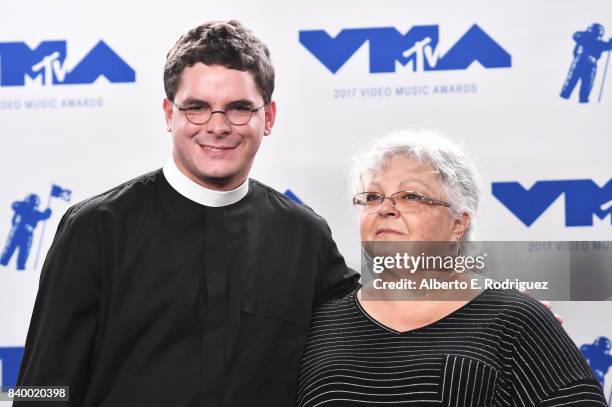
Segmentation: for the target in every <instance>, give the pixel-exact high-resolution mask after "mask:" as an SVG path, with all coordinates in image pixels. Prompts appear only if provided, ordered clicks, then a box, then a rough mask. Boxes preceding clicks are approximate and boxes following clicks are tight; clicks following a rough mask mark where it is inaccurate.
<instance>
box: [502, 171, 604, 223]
mask: <svg viewBox="0 0 612 407" xmlns="http://www.w3.org/2000/svg"><path fill="white" fill-rule="evenodd" d="M492 192H493V196H495V197H496V198H497V199H499V201H500V202H501V203H502V204H504V206H505V207H506V208H508V209H509V210H510V212H512V213H513V214H515V215H516V217H517V218H519V219H520V220H521V222H523V223H524V224H525V226H531V225H532V224H533V222H535V221H536V220H537V219H538V218H539V217H540V215H542V214H543V213H544V212H545V211H546V209H548V207H549V206H550V205H552V203H553V202H554V201H556V200H557V198H559V196H560V195H562V194H564V195H565V226H593V215H595V216H597V217H598V218H599V219H601V220H603V219H604V218H605V217H606V216H609V215H611V214H612V179H611V180H608V182H607V183H606V185H604V186H603V187H599V186H598V185H597V184H596V183H595V182H593V181H592V180H590V179H579V180H566V181H538V182H536V183H535V184H534V185H533V186H532V187H531V188H530V189H525V188H523V186H522V185H521V184H520V183H518V182H494V183H493V188H492ZM610 223H611V224H612V216H611V220H610Z"/></svg>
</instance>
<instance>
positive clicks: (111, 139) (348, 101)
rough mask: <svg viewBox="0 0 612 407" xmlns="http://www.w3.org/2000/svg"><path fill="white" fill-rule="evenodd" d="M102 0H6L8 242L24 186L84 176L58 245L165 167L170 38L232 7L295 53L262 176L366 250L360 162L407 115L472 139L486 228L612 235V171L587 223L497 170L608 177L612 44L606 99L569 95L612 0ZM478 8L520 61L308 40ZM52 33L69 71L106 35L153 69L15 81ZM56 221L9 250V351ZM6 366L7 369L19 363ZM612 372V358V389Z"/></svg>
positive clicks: (572, 321) (3, 333) (260, 165)
mask: <svg viewBox="0 0 612 407" xmlns="http://www.w3.org/2000/svg"><path fill="white" fill-rule="evenodd" d="M87 3H88V4H86V3H84V2H76V1H75V2H72V1H65V0H64V1H56V2H51V3H40V2H33V1H23V2H18V3H15V2H12V3H11V4H10V5H9V4H3V5H0V26H1V27H2V30H1V33H0V73H3V74H4V77H3V76H0V84H2V86H0V134H1V137H0V153H1V156H0V157H1V158H0V174H1V175H0V190H1V193H0V245H2V247H4V244H5V242H6V239H7V238H8V237H9V233H10V230H11V219H12V218H13V214H14V212H13V210H12V209H11V205H12V204H13V202H16V201H22V200H24V199H25V198H26V196H28V195H29V194H32V193H34V194H37V195H38V196H39V197H40V200H41V204H40V207H39V209H40V210H43V209H44V208H46V204H47V200H48V198H49V192H50V190H51V186H52V185H53V184H56V185H58V186H61V187H63V188H65V189H69V190H71V191H72V196H71V201H70V202H66V201H64V200H63V199H61V198H53V199H52V200H51V201H50V202H51V204H50V208H51V209H52V211H53V213H52V215H51V217H50V218H49V220H48V221H47V222H46V224H45V226H44V228H45V233H44V236H43V238H42V245H41V246H40V250H41V256H43V258H44V254H45V252H46V250H47V249H48V247H49V245H50V243H51V240H52V238H53V234H54V232H55V229H56V227H57V223H58V222H59V219H60V218H61V215H62V214H63V212H64V211H65V210H66V209H67V208H68V207H69V206H70V205H72V204H74V203H76V202H78V201H81V200H83V199H86V198H87V197H90V196H92V195H94V194H97V193H100V192H102V191H104V190H106V189H108V188H110V187H112V186H114V185H117V184H119V183H121V182H123V181H125V180H128V179H130V178H133V177H136V176H138V175H140V174H142V173H144V172H148V171H150V170H152V169H156V168H159V167H161V166H162V165H163V163H164V162H165V161H166V160H167V159H168V158H169V155H170V148H171V145H170V137H169V134H168V133H166V132H165V126H164V123H163V115H162V109H161V103H162V99H163V97H164V93H163V83H162V72H163V65H164V61H165V55H166V52H167V51H168V50H169V49H170V47H171V46H172V45H173V44H174V42H175V41H176V40H177V39H178V37H179V36H180V35H181V34H182V33H184V32H185V31H187V30H188V29H190V28H192V27H194V26H196V25H198V24H200V23H202V22H204V21H207V20H211V19H231V18H233V19H238V20H240V21H241V22H243V23H244V24H245V25H247V26H248V27H250V28H251V29H252V30H253V31H254V32H255V33H256V34H257V35H258V36H259V37H260V38H261V39H262V40H263V41H264V42H265V43H267V44H268V46H269V47H270V49H271V52H272V58H273V61H274V64H275V67H276V70H277V82H276V91H275V94H274V99H275V100H276V101H277V104H278V116H277V123H276V125H275V128H274V131H273V133H272V135H271V136H270V137H267V138H266V139H265V140H264V142H263V143H262V148H261V150H260V152H259V155H258V158H257V160H256V164H255V167H254V169H253V172H252V176H253V177H254V178H257V179H259V180H261V181H263V182H264V183H267V184H268V185H270V186H272V187H274V188H276V189H278V190H280V191H285V190H287V189H290V190H291V191H292V192H293V193H295V194H296V195H297V196H298V197H299V198H300V199H301V200H302V201H304V202H306V203H307V204H308V205H310V206H311V207H312V208H314V209H315V210H316V211H317V212H318V213H320V214H321V215H322V216H324V217H325V218H326V219H327V220H328V222H329V224H330V226H331V228H332V231H333V233H334V237H335V239H336V242H337V243H338V245H339V247H340V249H341V252H342V253H343V254H344V255H345V257H346V258H347V261H348V262H349V264H350V265H352V266H353V267H355V268H358V267H359V264H358V261H359V237H358V227H357V218H356V215H355V213H354V212H353V209H352V207H351V205H350V199H349V192H348V184H347V179H346V176H345V173H346V170H347V168H348V166H349V163H350V158H351V156H352V155H353V154H354V153H355V152H356V151H357V150H358V149H359V148H360V147H361V146H363V144H364V143H365V142H367V141H369V140H371V139H373V138H376V137H379V136H382V135H385V134H386V133H388V132H390V131H392V130H397V129H419V128H436V129H439V130H440V131H441V132H443V133H445V134H447V135H449V136H450V137H452V138H454V139H456V140H458V141H460V142H461V143H463V144H464V145H465V146H466V147H467V149H468V150H469V151H470V152H471V154H472V155H473V156H474V159H475V161H476V162H477V163H478V164H479V168H480V170H481V175H482V178H483V182H484V185H483V197H482V202H481V210H480V213H479V215H478V218H477V220H478V226H479V237H480V238H481V239H483V240H611V238H612V234H611V233H610V232H611V218H612V215H610V210H609V208H610V200H611V199H612V192H611V191H610V188H608V189H607V190H606V191H604V192H602V193H603V196H604V198H605V199H604V200H603V201H602V202H600V203H601V207H603V208H608V214H607V217H606V218H605V219H603V220H601V219H599V218H598V217H596V216H594V217H593V218H594V221H593V225H592V226H589V225H587V226H572V227H568V226H566V224H565V214H566V205H565V196H564V195H561V196H560V197H559V198H558V199H556V200H555V202H554V203H553V204H552V205H551V206H550V207H549V208H548V209H547V210H546V211H544V212H543V214H542V215H541V216H540V217H539V218H538V219H536V220H535V222H533V224H531V226H526V225H525V224H524V223H522V222H521V221H520V220H519V219H518V218H517V217H516V216H515V215H514V214H513V213H512V212H511V211H510V210H508V208H506V207H505V206H504V205H503V204H502V203H501V202H500V201H499V200H498V199H497V198H495V197H494V196H493V195H492V193H491V186H492V183H493V182H502V181H517V182H520V183H521V184H522V185H523V187H525V188H527V189H528V188H531V186H532V185H533V184H534V183H535V182H537V181H558V180H582V179H585V180H592V181H594V182H595V183H596V184H597V185H598V186H599V187H603V186H604V185H605V184H606V183H607V182H608V181H609V180H610V176H611V171H610V170H611V165H610V153H611V151H612V141H611V138H610V134H611V130H612V124H611V122H610V117H612V116H611V107H612V78H608V80H607V82H606V83H604V86H603V97H602V100H601V102H599V103H598V101H597V97H598V95H599V92H600V88H601V86H602V81H603V77H604V68H605V66H604V65H605V62H606V57H607V55H608V53H604V54H603V56H602V57H601V58H600V59H599V62H598V70H597V74H596V77H595V83H594V87H593V91H592V93H591V100H590V102H589V103H586V104H579V103H578V89H575V90H574V93H573V94H572V96H571V98H570V99H569V100H565V99H562V98H560V97H559V93H560V91H561V87H562V85H563V83H564V81H565V78H566V76H567V74H568V69H569V67H570V64H571V61H572V50H573V49H574V45H575V43H574V40H573V39H572V35H573V34H574V33H575V32H577V31H584V30H586V28H587V26H589V25H590V24H591V23H594V22H597V23H600V24H602V25H603V26H604V27H606V28H607V29H608V32H606V34H605V35H604V39H607V38H609V37H610V32H612V5H611V4H610V2H609V1H604V0H601V1H588V2H581V3H577V2H575V1H552V0H548V1H539V2H537V4H534V2H529V1H527V0H518V1H517V0H515V1H506V2H496V4H495V7H493V6H492V5H491V4H490V2H486V1H463V2H460V3H456V2H450V1H430V2H426V3H423V4H416V3H414V2H412V3H407V2H405V1H386V2H384V3H379V4H377V5H374V4H375V3H372V2H371V1H368V2H366V1H350V2H349V1H337V2H328V1H321V0H312V1H309V2H305V3H295V4H292V5H291V7H289V6H288V5H287V3H286V2H276V1H269V2H266V3H261V2H247V1H235V2H229V3H227V2H225V4H221V2H196V1H183V2H178V3H177V2H175V3H167V2H165V3H150V2H144V1H137V2H119V1H106V2H96V3H89V2H87ZM474 24H477V25H478V26H479V27H480V28H481V29H482V30H483V31H484V32H485V33H486V34H488V36H489V37H490V38H492V39H493V40H494V41H495V42H496V43H497V44H498V45H499V46H500V47H501V48H503V49H504V50H505V51H506V52H507V53H509V54H510V56H511V66H510V67H501V68H484V67H483V66H482V65H480V64H479V63H478V62H475V63H473V64H472V65H471V66H469V67H468V68H466V69H456V70H438V71H416V72H415V71H414V70H413V66H412V64H408V65H406V66H402V65H401V64H400V63H399V62H396V63H395V72H387V73H370V69H369V68H370V62H371V61H370V54H369V51H371V50H370V46H374V45H375V44H374V42H366V43H364V44H363V45H362V46H361V47H360V48H359V49H358V50H357V51H356V52H355V53H354V54H353V55H352V56H351V57H350V58H349V59H348V60H347V61H346V63H345V64H344V65H343V66H342V67H341V68H340V69H339V70H338V71H337V72H336V73H335V74H334V73H332V72H330V70H328V69H327V68H326V67H325V66H324V65H323V64H322V63H321V62H320V61H319V60H318V59H317V58H315V56H314V55H313V53H312V52H310V51H309V50H308V49H307V48H306V47H305V46H303V45H302V44H301V43H300V40H299V39H300V31H306V30H325V31H326V32H327V33H328V34H329V35H330V36H331V37H335V36H336V35H338V34H339V33H340V32H341V30H343V29H365V28H370V29H374V28H382V27H393V28H395V29H397V30H398V31H399V32H400V33H401V34H405V33H406V32H407V31H408V30H410V29H411V28H413V27H416V26H437V29H438V34H439V42H438V45H437V48H436V50H437V51H438V52H439V53H440V55H444V54H445V53H446V52H448V51H449V50H450V49H452V48H453V46H455V45H456V44H457V43H458V41H459V39H460V38H461V37H462V36H463V35H464V34H465V33H466V32H467V31H468V30H469V29H470V27H472V26H473V25H474ZM51 40H54V41H65V42H66V47H67V51H66V59H65V61H64V62H63V65H62V67H63V68H64V69H67V70H68V71H70V70H72V69H73V68H74V67H76V66H77V65H78V64H79V63H80V62H81V61H82V60H83V59H84V57H85V55H86V54H87V53H88V52H89V51H90V50H91V49H92V48H93V47H94V45H96V44H97V43H98V42H99V41H100V40H103V41H104V42H105V43H106V44H108V46H109V47H110V48H111V49H112V50H113V51H114V52H115V53H116V54H117V55H118V56H119V57H120V58H121V59H122V60H123V61H124V62H125V63H126V64H128V65H129V66H130V67H131V68H132V69H133V70H134V71H135V75H136V77H135V81H134V82H128V83H110V82H109V81H108V80H107V79H106V78H104V77H100V78H99V79H98V80H97V81H95V82H94V83H90V84H70V85H68V84H47V85H43V84H42V83H41V82H42V81H41V79H42V76H38V77H36V78H35V79H34V80H29V79H28V80H26V83H25V84H24V85H23V86H5V83H6V81H7V80H8V79H7V74H6V72H8V71H4V69H9V68H7V67H13V68H14V67H16V66H18V62H19V60H18V58H17V57H16V56H15V55H14V54H10V53H9V52H8V51H6V49H7V48H6V45H5V46H4V48H3V45H2V44H6V43H11V42H21V43H25V44H27V45H28V46H29V47H30V48H31V49H34V48H36V47H37V46H38V45H39V44H40V43H41V42H42V41H51ZM334 44H335V45H334V46H338V47H339V45H338V44H337V43H334ZM372 44H374V45H372ZM332 45H333V44H332ZM412 45H414V44H412ZM410 46H411V45H410V44H408V45H406V46H404V48H403V49H408V48H409V47H410ZM3 50H4V51H3ZM337 50H340V48H337ZM400 51H401V50H400ZM472 51H474V48H469V49H468V50H467V51H466V52H468V53H469V52H472ZM40 59H41V58H40ZM36 62H37V61H36ZM32 64H33V63H30V65H29V66H31V65H32ZM13 68H11V69H13ZM94 68H95V67H94ZM14 69H16V68H14ZM610 70H612V68H610ZM608 74H610V73H609V72H608ZM450 85H461V87H462V88H464V87H465V89H467V90H469V91H468V92H466V93H463V92H461V93H457V92H453V93H446V94H441V93H434V88H435V87H436V86H438V89H439V88H440V87H442V86H446V87H448V86H450ZM387 87H388V88H389V89H390V90H391V95H390V96H384V95H383V96H371V95H370V96H368V95H365V96H364V95H362V90H367V89H372V88H375V89H383V91H384V90H385V89H386V88H387ZM397 87H418V88H419V89H423V88H427V89H428V90H429V94H427V95H424V94H419V95H396V94H395V92H396V88H397ZM353 89H354V90H353ZM339 95H353V96H352V97H336V96H339ZM85 99H87V102H86V103H88V104H90V105H91V104H93V105H94V106H76V107H67V106H62V101H66V100H73V101H75V100H76V101H77V102H81V103H85V102H83V100H85ZM43 102H44V103H43ZM29 104H33V106H34V107H32V106H30V107H28V106H27V105H29ZM45 104H46V105H45ZM36 106H37V107H36ZM606 194H607V195H606ZM606 202H607V204H606ZM606 205H607V206H606ZM42 229H43V226H42V222H40V223H38V225H37V227H36V228H35V229H34V233H33V243H32V248H31V252H30V255H29V257H28V260H27V263H26V265H27V267H26V270H24V271H18V270H17V269H16V268H17V266H16V257H17V256H16V255H15V256H13V257H12V258H11V259H10V262H9V264H8V265H7V266H3V265H0V360H1V359H3V356H2V355H3V353H2V352H3V349H5V351H4V352H5V353H4V355H6V354H7V353H6V352H8V351H6V349H9V348H14V347H17V348H18V347H22V346H23V344H24V342H25V337H26V334H27V328H28V324H29V319H30V314H31V311H32V306H33V303H34V299H35V295H36V290H37V285H38V278H39V275H40V274H39V273H40V270H39V269H40V265H41V264H42V258H41V259H40V261H39V264H38V268H35V267H34V262H35V257H36V252H37V250H38V249H39V241H40V238H41V234H42ZM554 306H555V310H556V311H557V312H560V313H562V314H563V316H564V317H565V320H566V322H565V327H566V329H567V330H568V332H569V333H570V335H571V336H572V337H573V338H574V339H575V341H576V343H577V344H578V345H582V344H586V343H592V342H593V341H594V340H595V338H597V337H599V336H605V337H608V338H612V324H611V323H610V314H611V311H612V304H610V303H561V302H559V303H555V304H554ZM4 358H6V356H4ZM0 363H2V362H0ZM4 366H5V368H4V369H2V374H4V375H13V373H12V371H10V370H11V369H7V368H6V362H5V364H4ZM0 379H2V380H3V381H2V383H5V384H6V383H10V382H11V380H14V379H11V378H10V377H2V375H1V374H0ZM611 390H612V373H610V374H608V376H607V382H606V394H608V395H609V394H610V391H611Z"/></svg>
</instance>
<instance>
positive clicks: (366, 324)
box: [297, 290, 607, 407]
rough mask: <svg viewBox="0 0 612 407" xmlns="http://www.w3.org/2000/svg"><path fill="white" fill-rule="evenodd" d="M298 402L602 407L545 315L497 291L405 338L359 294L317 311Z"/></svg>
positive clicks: (581, 363) (578, 358)
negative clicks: (383, 322)
mask: <svg viewBox="0 0 612 407" xmlns="http://www.w3.org/2000/svg"><path fill="white" fill-rule="evenodd" d="M297 405H298V406H299V407H315V406H396V405H406V406H419V407H421V406H423V407H426V406H445V407H450V406H453V407H454V406H484V407H489V406H542V407H544V406H546V407H553V406H576V407H577V406H580V407H590V406H601V407H604V406H607V404H606V401H605V398H604V396H603V393H602V389H601V387H600V386H599V383H598V382H597V380H596V379H595V377H594V376H593V373H592V371H591V369H590V368H589V366H588V364H587V362H586V361H585V359H584V357H583V356H582V354H581V353H580V351H579V350H578V349H577V347H576V345H575V344H574V343H573V342H572V340H571V339H570V338H569V336H568V335H567V333H566V332H565V331H564V330H563V328H562V327H561V326H560V324H559V323H558V322H557V321H556V319H555V318H554V316H553V315H552V313H551V312H550V311H548V310H547V309H546V308H545V307H544V306H543V305H542V304H540V303H539V302H538V301H536V300H534V299H532V298H529V297H527V296H525V295H523V294H520V293H519V292H516V291H502V290H487V291H484V292H483V293H481V294H480V295H479V296H478V297H476V298H475V299H474V300H472V301H471V302H470V303H468V304H467V305H465V306H463V307H462V308H460V309H458V310H457V311H455V312H453V313H451V314H450V315H448V316H446V317H444V318H442V319H441V320H439V321H436V322H434V323H432V324H430V325H427V326H425V327H422V328H419V329H415V330H411V331H407V332H398V331H395V330H393V329H390V328H388V327H386V326H384V325H381V324H379V323H378V322H377V321H376V320H374V319H373V318H371V317H370V316H369V315H368V314H367V313H366V312H365V310H364V309H363V308H362V307H361V305H360V304H359V302H358V301H357V298H356V290H355V291H353V292H351V293H350V294H348V295H346V296H344V297H342V298H339V299H334V300H331V301H328V302H326V303H324V304H322V305H321V306H320V307H319V308H317V309H316V310H314V311H313V315H312V322H311V326H310V332H309V334H308V338H307V340H306V345H305V349H304V354H303V357H302V362H301V366H300V373H299V379H298V393H297Z"/></svg>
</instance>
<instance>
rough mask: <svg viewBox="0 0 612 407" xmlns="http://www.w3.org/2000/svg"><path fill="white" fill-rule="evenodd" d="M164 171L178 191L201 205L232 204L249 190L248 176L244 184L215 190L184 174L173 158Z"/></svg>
mask: <svg viewBox="0 0 612 407" xmlns="http://www.w3.org/2000/svg"><path fill="white" fill-rule="evenodd" d="M163 172H164V177H166V180H167V181H168V183H169V184H170V186H172V188H174V189H175V190H176V192H178V193H179V194H181V195H183V196H184V197H185V198H187V199H191V200H192V201H194V202H197V203H199V204H200V205H205V206H212V207H219V206H227V205H231V204H233V203H236V202H238V201H239V200H241V199H242V198H244V197H245V196H246V194H247V193H248V192H249V179H248V178H247V179H246V180H245V181H244V182H243V183H242V185H240V186H239V187H238V188H236V189H233V190H231V191H215V190H212V189H208V188H205V187H203V186H202V185H200V184H198V183H196V182H194V181H192V180H191V179H190V178H189V177H187V176H186V175H185V174H183V173H182V172H181V170H179V169H178V167H177V166H176V163H175V162H174V160H173V159H170V161H168V162H167V163H166V165H164V168H163Z"/></svg>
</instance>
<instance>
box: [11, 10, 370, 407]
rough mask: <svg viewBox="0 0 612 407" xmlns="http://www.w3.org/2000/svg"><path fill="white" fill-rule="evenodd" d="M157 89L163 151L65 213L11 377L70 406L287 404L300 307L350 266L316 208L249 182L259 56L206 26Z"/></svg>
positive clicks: (267, 84)
mask: <svg viewBox="0 0 612 407" xmlns="http://www.w3.org/2000/svg"><path fill="white" fill-rule="evenodd" d="M164 86H165V91H166V96H167V98H166V99H165V100H164V102H163V108H164V112H165V118H166V124H167V129H168V131H170V132H171V133H172V139H173V151H172V160H170V161H169V162H168V164H166V166H165V167H164V168H163V170H157V171H153V172H151V173H149V174H146V175H143V176H141V177H139V178H136V179H134V180H132V181H128V182H127V183H125V184H123V185H120V186H118V187H115V188H113V189H111V190H110V191H107V192H105V193H103V194H101V195H98V196H96V197H94V198H91V199H89V200H87V201H85V202H82V203H80V204H77V205H75V206H73V207H72V208H70V209H69V210H68V211H67V213H66V214H65V215H64V217H63V218H62V220H61V222H60V225H59V227H58V231H57V234H56V236H55V239H54V241H53V244H52V246H51V248H50V250H49V252H48V255H47V259H46V261H45V264H44V266H43V270H42V273H41V280H40V288H39V292H38V297H37V299H36V305H35V308H34V313H33V316H32V322H31V326H30V330H29V332H28V337H27V343H26V350H25V354H24V359H23V363H22V366H21V371H20V374H19V380H18V384H19V385H45V386H51V385H56V386H65V385H67V386H70V403H69V405H70V406H79V407H88V406H100V407H102V406H112V407H121V406H147V407H155V406H173V407H180V406H207V407H212V406H247V405H248V406H259V405H261V406H289V405H292V404H293V402H294V397H295V377H296V372H297V367H298V362H299V357H300V354H301V351H302V347H303V343H304V340H305V335H306V331H307V328H308V322H309V318H310V313H311V309H312V306H313V304H317V303H319V302H321V301H323V300H324V299H326V298H329V297H330V296H334V295H337V294H340V293H343V292H346V291H347V290H349V289H351V288H352V287H353V286H354V284H356V281H357V279H358V275H357V273H356V272H354V271H352V270H350V269H348V268H347V267H346V265H345V263H344V260H343V258H342V256H341V255H340V254H339V253H338V250H337V249H336V245H335V244H334V242H333V240H332V238H331V234H330V231H329V228H328V227H327V225H326V223H325V221H324V220H323V219H321V218H320V217H318V216H317V215H316V214H314V213H313V212H312V211H311V210H310V209H308V208H307V207H303V206H299V205H297V204H295V203H293V202H292V201H290V200H289V199H288V198H286V197H285V196H283V195H282V194H281V193H279V192H277V191H274V190H273V189H271V188H269V187H267V186H265V185H263V184H261V183H259V182H257V181H255V180H252V179H249V178H248V176H249V170H250V169H251V165H252V164H253V160H254V158H255V155H256V153H257V150H258V148H259V145H260V143H261V140H262V139H263V137H264V136H267V135H269V134H270V133H271V131H272V127H273V125H274V119H275V115H276V105H275V103H274V101H273V100H272V92H273V89H274V69H273V67H272V63H271V61H270V54H269V51H268V49H267V47H266V46H265V45H264V44H263V43H261V42H260V41H259V40H258V39H257V38H255V37H254V35H253V34H252V33H251V32H250V31H249V30H247V29H246V28H245V27H243V26H242V25H241V24H239V23H238V22H236V21H229V22H210V23H206V24H203V25H201V26H199V27H197V28H195V29H193V30H191V31H189V32H188V33H187V34H185V35H184V36H182V37H181V38H180V39H179V40H178V42H177V43H176V44H175V46H174V47H173V48H172V49H171V50H170V52H169V53H168V56H167V61H166V66H165V69H164ZM15 405H18V406H24V405H26V403H25V402H16V403H15ZM32 405H34V406H40V405H41V404H40V403H37V402H34V403H32Z"/></svg>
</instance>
